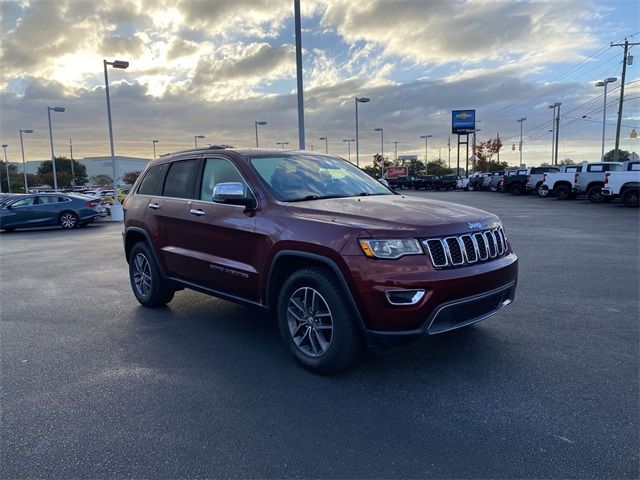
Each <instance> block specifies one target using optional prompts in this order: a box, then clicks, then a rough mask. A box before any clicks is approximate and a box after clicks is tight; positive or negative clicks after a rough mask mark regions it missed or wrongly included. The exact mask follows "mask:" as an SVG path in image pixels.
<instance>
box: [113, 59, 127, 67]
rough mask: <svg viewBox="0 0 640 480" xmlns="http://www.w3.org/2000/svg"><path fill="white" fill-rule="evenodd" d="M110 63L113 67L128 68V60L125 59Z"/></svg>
mask: <svg viewBox="0 0 640 480" xmlns="http://www.w3.org/2000/svg"><path fill="white" fill-rule="evenodd" d="M111 65H113V68H122V69H125V68H129V62H127V61H125V60H116V61H114V62H113V63H112V64H111Z"/></svg>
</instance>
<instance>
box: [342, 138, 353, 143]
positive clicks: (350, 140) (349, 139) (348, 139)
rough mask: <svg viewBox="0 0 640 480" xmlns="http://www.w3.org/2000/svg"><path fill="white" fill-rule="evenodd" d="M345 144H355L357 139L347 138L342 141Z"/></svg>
mask: <svg viewBox="0 0 640 480" xmlns="http://www.w3.org/2000/svg"><path fill="white" fill-rule="evenodd" d="M342 141H343V142H355V141H356V139H355V138H345V139H344V140H342Z"/></svg>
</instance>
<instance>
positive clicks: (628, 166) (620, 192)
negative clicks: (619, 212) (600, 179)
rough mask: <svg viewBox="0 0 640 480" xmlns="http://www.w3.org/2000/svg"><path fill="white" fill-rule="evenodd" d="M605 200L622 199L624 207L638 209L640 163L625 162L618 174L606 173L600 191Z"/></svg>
mask: <svg viewBox="0 0 640 480" xmlns="http://www.w3.org/2000/svg"><path fill="white" fill-rule="evenodd" d="M600 192H601V194H602V196H603V197H604V198H605V199H606V200H613V199H614V198H616V197H620V198H622V203H624V205H625V206H626V207H635V208H637V207H638V204H639V203H638V197H639V196H640V162H636V161H633V162H625V163H624V164H623V170H622V171H620V172H606V173H605V174H604V186H603V187H602V189H601V190H600Z"/></svg>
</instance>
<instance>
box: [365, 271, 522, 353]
mask: <svg viewBox="0 0 640 480" xmlns="http://www.w3.org/2000/svg"><path fill="white" fill-rule="evenodd" d="M515 296H516V282H513V283H510V284H508V285H505V286H503V287H500V288H497V289H495V290H491V291H488V292H484V293H481V294H479V295H473V296H470V297H467V298H461V299H459V300H454V301H451V302H447V303H444V304H441V305H439V306H438V307H436V308H435V309H434V311H433V312H432V313H431V315H430V316H429V317H428V318H427V320H426V321H425V322H424V324H423V325H422V326H421V327H420V328H418V329H416V330H410V331H401V332H385V331H377V330H368V331H367V332H366V333H367V337H368V341H369V345H370V346H373V347H391V346H395V345H401V344H403V343H408V342H411V341H414V340H417V339H419V338H420V337H422V336H424V335H436V334H438V333H444V332H448V331H451V330H455V329H457V328H462V327H466V326H468V325H471V324H473V323H476V322H479V321H481V320H485V319H487V318H489V317H491V316H493V315H495V314H496V313H498V312H499V311H500V310H502V309H503V308H504V307H506V306H507V305H509V304H510V303H512V302H513V300H514V299H515Z"/></svg>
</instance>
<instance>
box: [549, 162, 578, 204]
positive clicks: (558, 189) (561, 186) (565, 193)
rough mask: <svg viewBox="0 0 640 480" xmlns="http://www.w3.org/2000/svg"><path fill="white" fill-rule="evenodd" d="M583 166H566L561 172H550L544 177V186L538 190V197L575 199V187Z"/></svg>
mask: <svg viewBox="0 0 640 480" xmlns="http://www.w3.org/2000/svg"><path fill="white" fill-rule="evenodd" d="M582 167H583V165H566V166H564V167H562V170H561V171H560V172H548V173H545V174H544V176H543V177H542V185H540V186H539V188H538V195H540V196H541V197H547V196H551V195H553V196H554V197H556V198H557V199H558V200H566V199H568V198H573V197H575V194H574V193H573V187H574V185H575V183H576V182H577V181H578V175H579V173H580V172H582Z"/></svg>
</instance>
